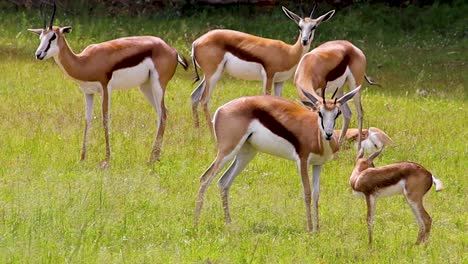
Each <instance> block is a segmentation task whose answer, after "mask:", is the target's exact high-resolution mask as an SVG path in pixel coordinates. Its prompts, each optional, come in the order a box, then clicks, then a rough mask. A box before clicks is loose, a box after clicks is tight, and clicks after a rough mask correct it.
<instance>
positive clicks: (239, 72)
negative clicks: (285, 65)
mask: <svg viewBox="0 0 468 264" xmlns="http://www.w3.org/2000/svg"><path fill="white" fill-rule="evenodd" d="M221 63H225V67H226V68H225V69H226V71H227V72H228V73H229V74H230V75H232V76H234V77H236V78H239V79H242V80H248V81H262V80H263V75H265V74H264V72H265V70H264V69H263V66H262V65H261V64H260V63H256V62H250V61H245V60H241V59H239V58H238V57H236V56H234V55H232V53H230V52H226V54H225V55H224V60H223V61H222V62H221Z"/></svg>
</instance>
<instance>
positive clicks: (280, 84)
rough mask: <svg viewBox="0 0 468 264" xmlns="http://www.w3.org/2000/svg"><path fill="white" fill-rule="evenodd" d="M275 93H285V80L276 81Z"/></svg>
mask: <svg viewBox="0 0 468 264" xmlns="http://www.w3.org/2000/svg"><path fill="white" fill-rule="evenodd" d="M274 86H275V95H276V96H281V95H282V94H283V87H284V82H275V84H274Z"/></svg>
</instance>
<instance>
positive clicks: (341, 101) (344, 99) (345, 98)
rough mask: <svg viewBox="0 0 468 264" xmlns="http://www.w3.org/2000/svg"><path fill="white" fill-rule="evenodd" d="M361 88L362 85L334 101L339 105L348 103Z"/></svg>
mask: <svg viewBox="0 0 468 264" xmlns="http://www.w3.org/2000/svg"><path fill="white" fill-rule="evenodd" d="M361 86H362V85H359V86H358V88H356V89H354V90H352V91H351V92H349V93H347V94H345V95H343V96H342V97H341V98H340V99H338V100H336V102H337V103H339V104H340V105H343V104H344V103H346V102H348V101H349V100H351V98H353V97H354V95H356V94H357V93H359V92H360V90H361Z"/></svg>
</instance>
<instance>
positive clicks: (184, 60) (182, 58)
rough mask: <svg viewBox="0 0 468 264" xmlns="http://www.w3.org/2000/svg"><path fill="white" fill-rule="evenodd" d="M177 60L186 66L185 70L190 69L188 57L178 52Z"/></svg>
mask: <svg viewBox="0 0 468 264" xmlns="http://www.w3.org/2000/svg"><path fill="white" fill-rule="evenodd" d="M177 62H178V63H180V65H182V67H184V70H187V69H188V67H189V65H188V62H187V59H185V57H184V56H181V55H180V54H179V53H177Z"/></svg>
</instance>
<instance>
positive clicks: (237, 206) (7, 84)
mask: <svg viewBox="0 0 468 264" xmlns="http://www.w3.org/2000/svg"><path fill="white" fill-rule="evenodd" d="M270 2H271V4H268V5H265V4H252V5H244V4H231V5H227V6H224V5H223V6H219V5H218V6H211V5H206V4H203V5H202V4H200V3H198V2H197V1H133V2H131V1H123V0H122V1H97V0H96V1H92V0H79V1H59V3H58V7H59V8H58V13H57V16H56V17H57V20H56V24H57V25H62V26H65V25H69V26H72V27H73V32H72V33H70V34H69V36H67V38H68V41H69V43H70V45H71V46H72V48H73V49H74V50H75V51H77V52H78V51H80V50H82V49H83V48H84V47H86V46H87V45H89V44H91V43H96V42H101V41H105V40H110V39H113V38H117V37H123V36H130V35H145V34H149V35H156V36H160V37H162V38H163V39H165V40H166V41H167V42H168V43H170V44H171V45H173V46H175V47H176V48H177V49H178V50H179V52H180V53H181V54H184V55H185V56H187V57H188V56H189V54H190V44H191V43H192V41H193V40H195V39H196V38H197V37H199V36H200V35H202V34H203V33H205V32H207V31H208V30H210V29H214V28H230V29H236V30H240V31H244V32H249V33H252V34H255V35H259V36H263V37H268V38H275V39H281V40H283V41H285V42H288V43H293V42H294V41H295V40H296V38H297V29H296V26H295V25H294V24H293V23H292V22H291V21H289V20H288V19H287V18H286V17H285V16H284V14H282V12H281V9H280V7H279V5H281V4H284V5H286V6H287V7H289V8H290V9H291V10H294V11H296V12H298V13H301V10H303V12H304V13H305V14H307V13H308V12H309V11H310V5H311V4H310V2H308V1H284V2H283V1H270ZM341 2H343V1H341ZM125 3H135V5H131V6H130V5H129V6H126V5H125ZM157 3H162V4H161V5H160V6H158V5H157ZM327 3H328V2H327ZM327 3H325V1H324V2H322V3H321V4H320V5H319V10H318V14H321V13H324V12H326V11H328V10H329V9H332V8H337V9H338V10H337V13H336V14H335V16H334V17H333V18H332V19H331V20H330V21H328V22H326V23H324V24H322V25H320V26H319V27H318V29H317V32H316V37H315V40H314V41H313V45H314V46H315V45H318V44H320V43H323V42H325V41H327V40H333V39H347V40H350V41H352V42H353V43H354V44H356V45H357V46H358V47H360V48H361V49H362V50H363V51H364V52H365V54H366V55H367V59H368V70H367V72H368V74H369V75H370V76H372V77H373V78H374V79H375V80H378V81H379V82H380V83H382V84H383V87H382V88H378V87H375V86H374V87H369V86H366V87H365V90H364V92H363V104H364V110H365V125H366V126H376V127H379V128H382V129H383V130H385V131H386V132H388V134H389V135H390V136H391V137H392V138H393V139H394V144H393V145H392V146H391V147H389V148H388V149H386V150H385V152H384V154H383V155H382V157H380V158H379V159H378V160H377V164H378V165H383V164H388V163H391V162H396V161H401V160H411V161H416V162H419V163H421V164H423V165H424V166H425V167H427V168H428V169H429V170H430V171H431V172H433V173H434V174H435V175H437V176H438V177H439V178H440V179H441V180H442V181H443V182H444V184H445V186H446V189H445V190H444V191H443V192H440V193H435V191H434V190H431V191H430V192H429V193H428V195H427V197H426V200H425V203H426V207H427V210H428V211H429V213H430V214H431V216H432V218H433V220H434V225H433V232H432V235H431V238H430V241H429V243H428V244H427V245H426V246H420V247H416V246H413V243H414V241H415V239H416V234H417V224H416V221H415V220H414V218H413V215H412V213H411V212H410V209H409V207H408V206H407V205H406V203H405V201H404V199H403V198H402V197H394V198H390V199H382V200H379V201H378V202H377V215H376V223H375V238H374V239H375V245H374V247H373V248H368V247H367V234H366V224H365V202H364V201H363V200H361V199H358V198H357V197H354V196H353V195H352V194H351V191H350V188H349V185H348V179H349V175H350V173H351V170H352V168H353V162H354V157H355V153H356V152H355V150H354V149H353V147H352V146H351V145H349V146H348V147H347V148H345V149H343V150H342V151H341V152H340V153H338V155H337V156H336V158H335V159H334V160H333V161H331V162H329V163H327V164H326V165H325V166H324V170H323V173H322V181H321V189H322V192H321V198H320V199H321V200H320V218H321V232H320V233H313V234H308V233H307V232H306V231H305V210H304V204H303V200H302V191H301V184H300V179H299V176H298V173H297V170H296V168H295V165H294V164H293V163H292V162H288V161H285V160H281V159H278V158H275V157H271V156H267V155H258V156H257V157H256V159H255V160H254V161H253V162H251V164H250V165H249V166H248V168H247V169H246V170H245V171H244V172H243V173H242V174H241V175H240V176H239V177H238V179H237V180H236V182H235V183H234V185H233V188H232V191H231V194H230V195H231V210H232V216H233V224H232V225H230V226H225V225H224V221H223V213H222V207H221V202H220V199H219V195H218V191H217V187H216V184H212V186H211V188H210V189H209V192H208V194H207V197H206V200H205V201H206V203H205V207H204V211H203V212H202V219H201V224H200V226H199V227H198V228H194V226H193V224H192V221H193V210H194V205H195V196H196V192H197V189H198V178H199V176H200V175H201V174H202V172H203V171H204V170H205V169H206V168H207V167H208V165H209V163H210V162H211V161H212V160H213V159H214V155H215V153H214V141H213V139H212V138H211V137H210V136H209V134H208V130H207V129H206V127H202V129H200V130H196V129H194V128H193V127H192V120H191V112H190V103H189V101H190V99H189V98H190V92H191V91H192V89H194V88H195V86H194V85H193V84H192V81H191V78H192V77H193V68H191V69H190V70H189V71H188V72H184V71H183V70H180V69H179V70H178V72H177V74H176V76H174V78H173V80H172V81H171V83H170V85H169V87H168V89H167V93H166V102H167V106H168V109H169V119H168V128H167V131H166V137H165V142H164V146H163V155H162V159H161V161H160V162H159V163H156V164H154V165H151V166H147V165H146V164H145V160H146V158H147V155H149V151H150V148H151V144H152V140H153V135H154V133H155V128H154V122H155V114H154V112H153V111H152V109H151V107H150V105H149V104H148V103H147V102H146V101H145V99H144V97H143V96H142V95H141V94H140V93H139V92H138V90H137V89H134V90H131V91H126V92H117V93H114V94H113V98H112V109H111V113H112V139H111V140H112V146H113V160H112V163H111V164H112V165H111V168H109V169H107V170H101V169H99V167H98V166H99V161H100V160H101V159H102V158H103V157H104V139H103V133H102V126H101V123H100V109H99V107H95V114H94V116H95V122H94V123H93V125H94V128H93V130H92V134H91V136H90V139H91V140H90V149H89V157H88V159H87V160H86V161H85V162H82V163H80V162H78V159H79V151H80V146H81V136H82V129H83V125H84V118H83V117H84V102H83V95H82V93H81V91H80V90H79V89H78V88H77V85H76V84H74V83H73V82H72V81H71V80H69V79H67V78H66V77H65V76H64V74H63V73H62V72H61V70H60V69H59V67H58V66H57V65H56V64H55V62H54V61H53V60H49V61H46V62H42V61H36V60H35V59H34V52H35V50H36V48H37V45H38V44H39V41H38V40H37V37H36V36H34V35H32V34H29V33H28V32H27V31H26V29H27V28H35V27H40V26H41V25H42V23H41V20H40V16H39V11H38V9H37V6H38V2H36V1H29V0H25V1H22V0H15V1H5V0H3V1H0V54H1V55H2V58H1V59H0V101H1V102H2V103H1V104H0V116H1V117H2V121H1V122H0V149H1V151H2V152H1V154H0V262H1V263H30V262H31V263H57V262H58V263H61V262H67V263H93V262H94V263H95V262H97V263H167V262H169V263H174V262H177V263H179V262H180V263H193V262H203V263H272V262H273V263H277V262H281V263H283V262H285V263H348V262H353V263H354V262H366V263H466V262H467V261H468V257H467V245H468V236H467V235H466V231H467V220H468V212H467V207H466V204H467V198H466V194H467V191H468V190H467V187H468V180H467V171H468V166H467V154H468V151H467V149H468V148H467V132H466V131H467V129H466V126H467V123H468V122H467V121H468V119H467V110H466V101H467V90H466V89H467V88H466V87H467V85H468V80H467V76H468V74H467V73H468V65H467V61H468V51H467V47H468V38H467V37H468V28H467V25H468V20H467V16H466V14H467V13H468V6H467V4H466V3H465V2H464V1H457V0H455V1H450V2H448V3H443V2H432V1H429V2H424V1H407V2H401V1H394V2H391V3H390V4H388V3H381V2H377V1H356V2H355V3H354V4H353V5H347V4H343V5H337V6H335V7H333V6H331V5H329V3H328V4H327ZM337 3H338V2H337ZM114 4H115V5H114ZM135 6H137V8H136V7H135ZM153 6H154V7H153ZM260 86H261V84H260V83H256V82H244V81H240V80H236V79H233V78H230V77H228V76H224V77H223V78H222V81H221V82H220V83H219V84H218V87H217V89H216V91H215V93H214V95H213V100H212V108H213V110H214V109H216V108H217V107H218V106H220V105H222V104H223V103H225V102H228V101H229V100H231V99H234V98H237V97H240V96H244V95H253V94H259V93H260V90H261V89H260ZM284 96H285V97H287V98H289V99H290V100H297V99H296V98H297V95H296V91H295V88H294V86H293V85H292V83H291V82H288V83H287V84H286V87H285V95H284ZM96 101H97V102H96V104H97V105H98V104H99V100H96ZM353 122H354V123H353V124H354V125H355V120H353ZM202 125H205V124H202Z"/></svg>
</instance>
